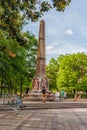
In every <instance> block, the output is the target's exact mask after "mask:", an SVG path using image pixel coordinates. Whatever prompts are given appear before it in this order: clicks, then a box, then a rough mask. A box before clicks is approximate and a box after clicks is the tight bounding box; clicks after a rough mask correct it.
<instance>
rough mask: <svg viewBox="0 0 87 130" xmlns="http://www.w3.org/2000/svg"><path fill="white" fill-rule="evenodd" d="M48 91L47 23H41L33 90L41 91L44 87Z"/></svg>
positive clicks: (42, 21)
mask: <svg viewBox="0 0 87 130" xmlns="http://www.w3.org/2000/svg"><path fill="white" fill-rule="evenodd" d="M43 86H44V87H45V88H46V89H48V79H47V78H46V48H45V21H44V20H41V21H40V28H39V37H38V50H37V64H36V75H35V77H34V79H33V90H41V89H42V87H43Z"/></svg>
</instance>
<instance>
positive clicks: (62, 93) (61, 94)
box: [60, 90, 64, 100]
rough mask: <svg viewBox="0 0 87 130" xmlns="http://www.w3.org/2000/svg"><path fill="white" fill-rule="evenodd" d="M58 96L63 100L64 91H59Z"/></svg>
mask: <svg viewBox="0 0 87 130" xmlns="http://www.w3.org/2000/svg"><path fill="white" fill-rule="evenodd" d="M60 96H61V99H62V100H63V99H64V90H62V91H61V93H60Z"/></svg>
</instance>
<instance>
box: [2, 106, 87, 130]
mask: <svg viewBox="0 0 87 130" xmlns="http://www.w3.org/2000/svg"><path fill="white" fill-rule="evenodd" d="M0 130H87V108H84V109H82V108H79V109H58V110H57V109H56V110H55V109H46V110H25V111H13V112H11V111H5V112H4V111H0Z"/></svg>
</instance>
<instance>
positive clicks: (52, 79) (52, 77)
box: [46, 58, 59, 91]
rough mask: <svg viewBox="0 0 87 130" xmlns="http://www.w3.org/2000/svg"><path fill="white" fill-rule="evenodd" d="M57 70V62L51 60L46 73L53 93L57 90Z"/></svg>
mask: <svg viewBox="0 0 87 130" xmlns="http://www.w3.org/2000/svg"><path fill="white" fill-rule="evenodd" d="M58 69H59V66H58V63H57V60H55V59H54V58H52V59H51V60H50V62H49V64H48V65H47V67H46V73H47V77H48V79H49V86H50V90H53V91H55V90H56V89H57V82H56V77H57V72H58Z"/></svg>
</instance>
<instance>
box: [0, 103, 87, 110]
mask: <svg viewBox="0 0 87 130" xmlns="http://www.w3.org/2000/svg"><path fill="white" fill-rule="evenodd" d="M24 106H25V107H23V108H21V109H22V110H34V109H64V108H87V102H29V103H24ZM14 108H16V107H14V106H10V105H3V106H0V110H14Z"/></svg>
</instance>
